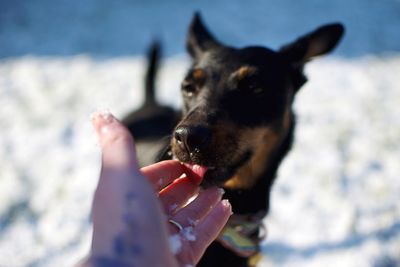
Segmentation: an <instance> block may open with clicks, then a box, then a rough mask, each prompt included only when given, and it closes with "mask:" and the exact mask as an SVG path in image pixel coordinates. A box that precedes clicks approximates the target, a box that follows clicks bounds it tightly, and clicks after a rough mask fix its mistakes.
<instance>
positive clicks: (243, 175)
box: [224, 110, 291, 189]
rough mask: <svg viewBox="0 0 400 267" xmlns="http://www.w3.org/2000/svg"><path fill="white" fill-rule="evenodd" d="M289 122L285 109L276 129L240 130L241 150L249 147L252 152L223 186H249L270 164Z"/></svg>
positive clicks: (289, 118)
mask: <svg viewBox="0 0 400 267" xmlns="http://www.w3.org/2000/svg"><path fill="white" fill-rule="evenodd" d="M290 123H291V117H290V111H289V110H287V111H286V112H285V115H284V116H283V117H282V122H281V124H280V126H281V127H278V129H276V128H275V129H274V128H272V127H271V128H269V127H260V128H257V129H251V130H250V129H249V130H244V131H242V133H240V136H241V137H240V138H241V144H240V146H241V147H242V148H241V150H246V149H248V148H251V150H252V151H253V152H254V154H253V156H252V157H251V159H250V160H249V161H248V163H246V164H245V165H244V166H242V167H241V168H240V169H239V170H238V171H237V172H236V174H235V175H234V176H233V177H232V178H231V179H229V180H228V181H227V182H225V184H224V187H226V188H229V189H247V188H251V187H252V186H253V185H254V184H255V183H256V182H257V179H258V178H259V177H260V175H261V174H262V173H263V172H264V171H265V170H266V168H267V167H268V165H269V164H270V161H271V157H272V156H273V154H274V153H275V152H276V151H277V149H278V147H279V146H280V144H281V143H282V141H283V139H284V137H285V136H286V134H287V132H288V129H289V127H290Z"/></svg>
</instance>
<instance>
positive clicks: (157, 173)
mask: <svg viewBox="0 0 400 267" xmlns="http://www.w3.org/2000/svg"><path fill="white" fill-rule="evenodd" d="M141 172H142V173H143V174H144V175H145V176H147V177H148V178H149V180H150V183H151V184H152V185H153V187H154V189H155V190H157V191H160V190H161V189H163V188H164V187H166V186H167V185H168V184H170V183H171V182H172V181H173V180H175V179H177V178H179V177H181V176H182V175H183V174H185V175H186V176H187V177H188V178H189V179H191V180H192V181H193V182H194V183H196V184H198V185H199V184H200V183H201V180H202V178H203V176H204V173H205V169H202V168H200V167H199V166H198V165H189V164H182V163H181V162H179V161H177V160H166V161H161V162H158V163H155V164H153V165H150V166H147V167H143V168H142V169H141Z"/></svg>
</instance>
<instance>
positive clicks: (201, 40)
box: [131, 13, 344, 267]
mask: <svg viewBox="0 0 400 267" xmlns="http://www.w3.org/2000/svg"><path fill="white" fill-rule="evenodd" d="M343 33H344V27H343V25H341V24H339V23H333V24H328V25H324V26H322V27H319V28H318V29H316V30H314V31H312V32H310V33H308V34H305V35H303V36H301V37H300V38H298V39H296V40H295V41H293V42H291V43H289V44H287V45H284V46H282V47H281V48H280V49H279V50H277V51H273V50H271V49H268V48H265V47H261V46H249V47H244V48H234V47H231V46H227V45H225V44H223V43H221V42H220V41H219V40H217V39H216V38H215V37H214V36H213V35H212V34H211V33H210V31H209V30H208V29H207V28H206V26H205V25H204V23H203V21H202V18H201V16H200V14H199V13H196V14H195V15H194V18H193V20H192V22H191V24H190V27H189V31H188V35H187V43H186V47H187V51H188V52H189V54H190V56H191V59H192V64H191V67H190V68H189V70H188V72H187V74H186V76H185V78H184V79H183V82H182V85H181V92H182V97H183V107H182V112H181V118H180V120H179V122H177V124H176V126H175V127H174V128H173V130H172V131H171V132H170V133H171V137H170V142H169V144H168V145H167V146H166V147H165V148H164V149H162V152H161V154H160V155H159V158H158V160H163V159H171V158H175V159H178V160H180V161H181V162H185V163H189V164H196V165H199V166H202V168H204V169H205V170H206V172H205V175H204V178H203V184H202V186H204V187H207V186H210V185H217V186H221V187H223V188H224V189H225V195H224V197H225V198H227V199H229V201H230V203H231V204H232V207H233V212H234V215H233V216H232V218H231V219H230V220H229V222H228V224H227V226H226V227H225V229H224V231H223V232H222V233H221V235H220V237H219V238H218V240H216V241H215V242H213V243H212V244H211V246H210V247H209V248H208V249H207V250H206V252H205V254H204V256H203V257H202V259H201V261H200V263H199V264H198V266H201V267H224V266H227V267H228V266H229V267H245V266H255V264H256V262H257V261H258V259H259V256H260V253H259V250H260V249H259V244H260V241H261V239H262V236H263V235H264V234H265V229H263V225H262V219H263V218H264V217H265V216H266V215H267V214H268V210H269V203H270V192H271V187H272V185H273V182H274V180H275V177H276V173H277V170H278V167H279V164H280V162H281V161H282V159H283V158H284V157H285V155H286V154H287V153H288V151H289V150H290V148H291V145H292V142H293V136H294V129H295V122H296V119H295V114H294V112H293V109H292V104H293V101H294V98H295V96H296V93H297V92H298V91H299V89H300V88H301V87H302V86H303V85H304V84H305V83H306V81H307V78H306V77H305V75H304V73H303V69H304V66H305V64H306V63H307V62H308V61H310V60H311V59H313V58H314V57H317V56H320V55H323V54H326V53H329V52H331V51H332V50H333V49H334V48H335V47H336V45H337V44H338V43H339V41H340V40H341V38H342V36H343ZM171 124H172V119H171V120H170V121H168V126H170V125H171ZM135 127H136V126H135ZM135 127H131V129H132V131H133V134H135V129H136V128H135ZM167 128H168V127H165V129H167ZM168 130H169V129H168ZM139 156H140V154H139Z"/></svg>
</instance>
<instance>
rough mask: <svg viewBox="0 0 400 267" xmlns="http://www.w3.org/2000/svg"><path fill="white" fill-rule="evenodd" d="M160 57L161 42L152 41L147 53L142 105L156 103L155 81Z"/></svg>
mask: <svg viewBox="0 0 400 267" xmlns="http://www.w3.org/2000/svg"><path fill="white" fill-rule="evenodd" d="M160 58H161V44H160V42H159V41H158V40H155V41H153V43H152V44H151V46H150V49H149V51H148V54H147V62H148V63H147V64H148V65H147V72H146V77H145V101H144V106H150V105H151V106H154V105H157V102H156V97H155V81H156V78H157V71H158V68H159V64H160Z"/></svg>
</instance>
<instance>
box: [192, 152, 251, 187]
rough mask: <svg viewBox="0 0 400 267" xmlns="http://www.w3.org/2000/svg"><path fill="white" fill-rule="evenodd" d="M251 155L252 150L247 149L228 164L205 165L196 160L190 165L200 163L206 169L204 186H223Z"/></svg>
mask: <svg viewBox="0 0 400 267" xmlns="http://www.w3.org/2000/svg"><path fill="white" fill-rule="evenodd" d="M251 155H252V153H251V151H246V152H245V153H243V155H242V156H241V157H239V159H238V160H236V161H234V162H232V164H229V165H228V164H226V166H221V165H218V166H212V165H209V166H204V165H199V164H197V163H195V162H193V163H190V165H192V164H193V165H199V166H200V168H202V169H203V170H204V176H203V181H202V183H201V185H202V187H209V186H213V185H215V186H222V185H223V184H224V183H225V182H226V181H227V180H229V179H230V178H232V177H233V176H234V175H235V173H236V171H237V170H238V169H239V168H240V167H241V166H243V165H244V164H245V163H246V162H247V161H248V160H249V159H250V158H251Z"/></svg>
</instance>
